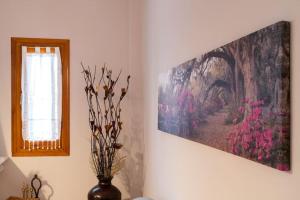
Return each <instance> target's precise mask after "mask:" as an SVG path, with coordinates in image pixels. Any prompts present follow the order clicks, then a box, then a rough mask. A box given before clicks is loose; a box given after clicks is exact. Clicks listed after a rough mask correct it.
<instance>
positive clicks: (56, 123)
mask: <svg viewBox="0 0 300 200" xmlns="http://www.w3.org/2000/svg"><path fill="white" fill-rule="evenodd" d="M46 49H47V50H46V52H42V51H40V50H41V49H40V48H38V47H37V48H35V52H28V51H27V47H23V49H22V51H23V54H22V135H23V139H24V140H29V141H53V140H59V139H60V127H61V60H60V54H59V48H55V52H54V53H53V52H51V51H50V48H46Z"/></svg>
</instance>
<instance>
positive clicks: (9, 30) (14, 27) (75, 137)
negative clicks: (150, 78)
mask: <svg viewBox="0 0 300 200" xmlns="http://www.w3.org/2000/svg"><path fill="white" fill-rule="evenodd" d="M131 7H132V5H131V3H130V1H129V0H64V1H61V0H26V1H22V0H21V1H20V0H1V1H0V44H1V45H0V155H1V154H2V155H3V154H4V155H8V156H10V155H11V150H10V149H11V142H10V141H11V103H10V101H11V97H10V91H11V83H10V81H11V79H10V37H12V36H13V37H42V38H43V37H44V38H67V39H70V43H71V91H70V92H71V121H70V122H71V127H70V128H71V133H70V134H71V156H70V157H39V158H32V157H26V158H10V159H9V161H7V163H6V166H5V167H6V168H5V170H4V172H2V173H0V199H1V200H4V199H6V198H7V197H8V196H9V195H19V196H20V188H21V186H22V183H23V181H24V179H25V178H28V177H30V176H31V175H32V174H33V173H35V172H37V173H39V175H40V176H41V177H42V178H43V179H44V180H46V181H47V182H48V184H49V185H50V186H51V187H52V188H53V191H54V195H53V197H52V198H51V200H70V199H74V200H83V199H86V198H87V192H88V191H89V189H90V188H91V187H92V186H94V185H95V184H96V183H97V180H96V178H95V176H94V174H93V173H92V170H91V169H90V166H89V133H90V132H89V128H88V118H87V117H88V113H87V105H86V102H85V96H84V92H83V86H84V82H83V79H82V74H81V70H82V69H81V66H80V62H81V61H83V62H84V63H86V64H89V65H95V64H97V65H102V64H103V63H104V62H106V63H107V64H109V65H110V66H111V68H112V69H113V70H114V71H118V70H119V69H121V68H123V75H124V78H125V77H126V75H127V74H128V73H131V74H138V73H140V72H139V70H140V69H137V70H136V69H135V65H137V64H139V63H138V59H135V60H133V58H132V57H133V56H134V55H136V54H137V53H136V51H135V50H134V49H135V45H137V44H135V43H132V45H131V46H130V45H129V43H130V41H131V40H132V39H133V37H134V34H133V33H132V32H133V31H132V30H131V29H133V30H134V29H136V26H137V24H138V23H136V22H131V20H129V19H130V18H132V17H134V15H135V12H134V11H135V10H136V9H135V8H134V7H133V8H131ZM129 12H130V13H132V14H130V13H129ZM129 64H130V66H131V67H129ZM135 77H136V78H135ZM138 81H139V78H138V77H137V76H134V77H133V78H132V85H133V87H132V88H133V89H135V90H131V91H130V93H129V95H128V97H127V99H126V101H127V104H128V105H127V106H126V108H125V109H124V111H125V112H124V114H123V116H124V120H125V123H124V124H125V129H126V130H125V131H124V136H123V137H124V138H125V139H126V141H125V142H124V143H125V149H126V152H127V153H128V155H127V156H128V160H129V161H130V162H128V163H130V164H131V165H133V166H135V167H136V168H137V170H136V172H137V173H136V175H137V176H136V177H135V179H134V180H135V182H133V181H131V180H130V179H128V177H132V175H131V174H130V173H131V172H128V168H129V167H128V166H126V168H125V171H123V172H122V174H121V175H119V176H118V177H116V178H115V179H114V183H115V184H116V185H117V186H118V187H119V188H120V189H121V191H122V194H123V198H124V199H125V198H128V197H129V196H130V194H132V195H133V196H134V195H138V194H139V193H141V189H140V188H141V187H140V185H141V180H142V175H141V173H142V167H141V162H142V153H141V152H140V150H139V148H140V146H139V145H138V144H141V142H140V141H138V139H140V138H142V134H141V133H142V130H141V129H142V128H141V127H139V126H138V127H136V126H135V125H134V123H135V122H136V121H138V120H135V121H133V120H131V118H132V115H133V114H137V115H138V114H139V113H135V112H130V110H132V106H135V108H137V109H138V110H141V109H140V107H142V103H141V102H142V101H141V100H140V99H139V98H140V96H141V95H140V94H141V89H142V88H139V87H140V85H141V84H139V83H137V82H138ZM134 85H138V86H134ZM126 101H125V104H124V105H126ZM137 101H138V102H137ZM136 102H137V103H136ZM138 119H139V120H143V118H142V114H140V116H138ZM140 124H142V123H140ZM137 133H138V134H140V135H138V136H137V137H133V135H134V134H137ZM131 138H135V140H131ZM132 141H133V142H132ZM130 142H131V143H130ZM129 145H130V146H132V148H129V147H130V146H129ZM132 152H133V154H132ZM137 152H139V153H137ZM126 170H127V171H126ZM128 174H129V175H128ZM130 175H131V176H130ZM124 177H125V178H124ZM126 177H127V178H126ZM137 184H139V185H138V187H137V186H136V185H137ZM49 191H50V189H49V187H48V188H47V187H45V188H44V192H45V193H48V194H49ZM129 193H130V194H129ZM44 196H45V197H47V195H44Z"/></svg>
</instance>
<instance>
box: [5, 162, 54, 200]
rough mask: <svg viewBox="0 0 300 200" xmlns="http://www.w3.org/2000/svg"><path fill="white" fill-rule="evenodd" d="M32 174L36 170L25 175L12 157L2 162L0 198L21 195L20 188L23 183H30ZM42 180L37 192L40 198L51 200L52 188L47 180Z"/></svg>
mask: <svg viewBox="0 0 300 200" xmlns="http://www.w3.org/2000/svg"><path fill="white" fill-rule="evenodd" d="M34 174H38V173H37V172H31V173H30V174H29V175H28V176H27V177H26V176H25V175H24V174H23V173H22V171H21V170H20V169H19V168H18V167H17V166H16V164H15V163H14V162H13V160H12V159H10V158H8V160H7V161H6V162H5V164H4V170H3V171H2V172H0V199H1V200H6V199H7V198H8V197H10V196H16V197H22V192H21V188H22V186H23V184H24V183H27V184H29V185H30V181H31V179H32V178H33V176H34ZM39 178H40V179H41V180H42V188H41V192H40V194H39V197H40V199H41V200H53V195H54V192H53V188H52V186H51V185H50V184H49V183H48V182H47V181H43V178H42V177H41V176H39Z"/></svg>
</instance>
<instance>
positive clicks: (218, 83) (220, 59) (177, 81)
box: [158, 21, 290, 171]
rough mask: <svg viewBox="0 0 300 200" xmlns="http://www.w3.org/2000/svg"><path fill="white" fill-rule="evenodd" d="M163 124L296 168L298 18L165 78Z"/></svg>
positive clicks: (271, 163)
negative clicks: (293, 115)
mask: <svg viewBox="0 0 300 200" xmlns="http://www.w3.org/2000/svg"><path fill="white" fill-rule="evenodd" d="M158 89H159V90H158V129H159V130H160V131H163V132H166V133H170V134H173V135H176V136H179V137H182V138H185V139H188V140H192V141H195V142H199V143H202V144H205V145H208V146H211V147H214V148H217V149H219V150H222V151H226V152H229V153H232V154H234V155H237V156H241V157H244V158H247V159H249V160H252V161H256V162H259V163H261V164H264V165H267V166H270V167H273V168H276V169H278V170H281V171H289V170H290V23H289V22H284V21H281V22H278V23H275V24H273V25H270V26H268V27H266V28H263V29H261V30H259V31H256V32H254V33H251V34H249V35H247V36H245V37H242V38H240V39H238V40H235V41H233V42H231V43H229V44H226V45H224V46H222V47H220V48H217V49H215V50H212V51H210V52H208V53H205V54H203V55H202V56H199V57H196V58H194V59H191V60H189V61H187V62H184V63H182V64H180V65H178V66H177V67H174V68H171V69H170V70H169V71H167V72H165V73H161V74H160V75H159V88H158Z"/></svg>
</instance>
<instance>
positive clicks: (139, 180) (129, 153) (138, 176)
mask: <svg viewBox="0 0 300 200" xmlns="http://www.w3.org/2000/svg"><path fill="white" fill-rule="evenodd" d="M131 120H132V122H131V124H132V127H131V131H132V134H129V135H124V136H123V138H122V141H124V148H123V151H124V153H125V155H126V161H125V166H124V168H123V169H122V170H121V172H120V177H121V180H122V181H123V182H124V185H125V186H126V187H127V188H126V190H127V191H128V193H129V195H130V197H131V198H136V197H139V196H142V193H143V147H142V146H143V145H142V144H143V134H142V133H143V132H142V127H141V124H143V122H141V121H142V120H141V119H140V118H137V117H131Z"/></svg>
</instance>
